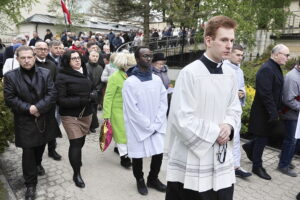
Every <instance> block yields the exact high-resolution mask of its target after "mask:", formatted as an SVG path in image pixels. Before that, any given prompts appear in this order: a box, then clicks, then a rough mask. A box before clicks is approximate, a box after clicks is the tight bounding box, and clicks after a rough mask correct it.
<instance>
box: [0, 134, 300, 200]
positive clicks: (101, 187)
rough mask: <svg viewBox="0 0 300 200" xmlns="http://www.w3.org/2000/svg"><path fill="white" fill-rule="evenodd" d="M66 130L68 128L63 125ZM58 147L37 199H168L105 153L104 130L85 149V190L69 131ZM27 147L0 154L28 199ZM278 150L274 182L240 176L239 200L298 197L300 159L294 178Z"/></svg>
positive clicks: (20, 195)
mask: <svg viewBox="0 0 300 200" xmlns="http://www.w3.org/2000/svg"><path fill="white" fill-rule="evenodd" d="M62 130H63V129H62ZM57 143H58V145H57V151H58V152H59V153H60V154H61V155H62V157H63V158H62V160H61V161H54V160H53V159H50V158H49V157H48V151H47V147H46V150H45V153H44V157H43V166H44V168H45V170H46V175H45V176H40V177H39V183H38V186H37V198H36V199H37V200H45V199H55V200H62V199H70V200H71V199H72V200H76V199H78V200H140V199H145V200H164V196H165V194H163V193H160V192H157V191H155V190H153V189H149V194H148V195H147V196H141V195H140V194H138V192H137V189H136V183H135V179H134V177H133V174H132V171H131V170H126V169H124V168H122V167H121V166H120V159H119V157H118V155H117V154H115V153H114V152H113V147H114V144H113V143H112V144H111V146H110V147H109V149H107V150H106V152H105V153H102V152H101V151H100V149H99V142H98V130H97V133H96V134H93V133H92V134H90V135H88V136H87V138H86V143H85V146H84V147H83V153H82V156H83V166H82V172H81V174H82V177H83V179H84V181H85V183H86V187H85V188H84V189H80V188H78V187H76V186H75V185H74V183H73V181H72V174H73V172H72V168H71V166H70V164H69V160H68V148H69V142H68V139H67V136H66V134H65V133H63V138H59V139H57ZM21 154H22V150H21V149H19V148H16V147H15V146H14V144H12V145H10V147H9V148H7V150H6V152H5V153H3V154H2V155H1V156H0V164H1V167H2V171H3V173H4V175H5V177H6V179H7V181H8V183H9V185H10V186H11V188H12V190H13V192H14V193H15V196H16V199H24V193H25V187H24V184H23V177H22V167H21ZM277 156H278V152H277V151H274V150H272V149H265V153H264V166H265V168H266V169H267V171H268V172H269V173H270V175H271V176H272V180H271V181H266V180H263V179H260V178H258V177H257V176H256V175H253V176H252V177H250V178H248V179H247V180H242V179H237V184H235V194H234V200H295V196H296V194H297V193H298V192H300V173H299V172H300V159H299V158H298V159H295V160H294V161H293V163H294V164H295V165H296V171H297V172H298V175H299V176H298V177H296V178H292V177H289V176H286V175H283V174H281V173H279V172H278V171H277V170H276V167H277V163H278V157H277ZM149 161H150V160H149V159H145V161H144V174H145V175H144V176H145V178H146V177H147V175H148V172H149V164H150V163H149ZM241 165H242V167H243V168H245V169H246V170H250V168H251V165H250V161H248V159H247V158H246V155H245V154H244V152H243V151H242V161H241ZM165 175H166V169H165V163H163V166H162V169H161V173H160V180H162V182H165Z"/></svg>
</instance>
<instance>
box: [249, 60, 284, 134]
mask: <svg viewBox="0 0 300 200" xmlns="http://www.w3.org/2000/svg"><path fill="white" fill-rule="evenodd" d="M282 88H283V74H282V70H281V68H280V66H279V65H278V64H277V63H276V62H274V61H273V60H272V59H269V60H268V61H267V62H265V63H264V64H263V65H262V67H261V68H260V69H259V70H258V72H257V74H256V93H255V97H254V101H253V104H252V107H251V112H250V121H249V132H250V133H253V134H254V135H257V136H270V135H272V127H273V125H274V124H272V126H271V124H270V123H269V122H272V121H274V120H276V119H279V111H280V110H281V106H282Z"/></svg>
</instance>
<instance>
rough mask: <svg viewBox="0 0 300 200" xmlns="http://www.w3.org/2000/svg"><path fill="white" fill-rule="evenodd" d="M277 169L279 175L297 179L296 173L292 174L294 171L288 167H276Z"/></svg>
mask: <svg viewBox="0 0 300 200" xmlns="http://www.w3.org/2000/svg"><path fill="white" fill-rule="evenodd" d="M277 169H278V171H280V172H281V173H283V174H286V175H288V176H291V177H297V176H298V175H297V173H296V172H294V170H293V169H291V168H290V167H289V166H287V167H279V166H278V167H277Z"/></svg>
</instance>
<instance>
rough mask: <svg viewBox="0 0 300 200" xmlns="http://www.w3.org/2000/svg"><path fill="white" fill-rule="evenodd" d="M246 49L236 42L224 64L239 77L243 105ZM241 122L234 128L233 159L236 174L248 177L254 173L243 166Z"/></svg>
mask: <svg viewBox="0 0 300 200" xmlns="http://www.w3.org/2000/svg"><path fill="white" fill-rule="evenodd" d="M243 55H244V49H243V47H242V46H241V45H239V44H234V45H233V47H232V50H231V53H230V56H229V58H228V59H227V60H225V61H224V65H227V66H229V67H231V68H232V69H233V70H234V72H235V74H236V78H237V82H238V95H239V99H240V102H241V105H242V106H245V98H246V90H245V83H244V73H243V70H242V69H241V68H240V64H241V62H242V60H243ZM241 125H242V124H241V122H239V123H238V126H237V128H236V129H235V130H234V131H235V132H234V138H233V152H232V153H233V159H234V169H235V176H236V177H240V178H247V177H249V176H251V175H252V174H251V173H250V172H247V171H245V170H244V169H243V168H242V167H241V147H240V130H241Z"/></svg>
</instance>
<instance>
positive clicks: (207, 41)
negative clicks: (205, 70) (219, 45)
mask: <svg viewBox="0 0 300 200" xmlns="http://www.w3.org/2000/svg"><path fill="white" fill-rule="evenodd" d="M211 42H212V37H211V36H205V37H204V44H205V45H206V47H210V46H211Z"/></svg>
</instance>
